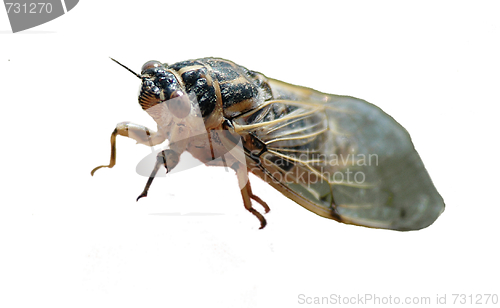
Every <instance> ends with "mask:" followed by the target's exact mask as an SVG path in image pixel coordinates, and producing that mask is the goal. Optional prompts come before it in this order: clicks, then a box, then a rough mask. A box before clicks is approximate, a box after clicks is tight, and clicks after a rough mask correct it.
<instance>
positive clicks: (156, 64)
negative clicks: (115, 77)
mask: <svg viewBox="0 0 500 308" xmlns="http://www.w3.org/2000/svg"><path fill="white" fill-rule="evenodd" d="M161 65H162V64H161V62H160V61H155V60H151V61H148V62H146V63H144V65H143V66H142V68H141V74H142V73H144V71H145V70H147V69H150V68H155V67H159V66H161Z"/></svg>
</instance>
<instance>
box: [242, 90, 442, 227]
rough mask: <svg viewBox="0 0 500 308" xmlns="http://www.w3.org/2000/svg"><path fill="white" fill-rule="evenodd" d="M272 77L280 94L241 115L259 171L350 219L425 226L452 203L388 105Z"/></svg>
mask: <svg viewBox="0 0 500 308" xmlns="http://www.w3.org/2000/svg"><path fill="white" fill-rule="evenodd" d="M269 82H270V85H271V88H272V91H273V96H274V98H275V100H273V101H268V102H265V103H264V104H263V105H262V106H260V107H259V108H257V109H255V110H252V111H251V112H249V113H246V114H244V115H242V116H239V117H238V118H235V119H233V122H234V125H235V131H236V132H237V133H238V134H239V135H241V136H242V139H243V146H244V148H245V152H246V157H247V165H248V168H249V169H250V171H251V172H253V173H254V174H256V175H257V176H259V177H260V178H262V179H263V180H265V181H266V182H268V183H269V184H271V185H272V186H273V187H275V188H276V189H278V190H279V191H281V192H282V193H283V194H284V195H286V196H287V197H289V198H291V199H292V200H294V201H296V202H297V203H299V204H300V205H302V206H304V207H305V208H307V209H309V210H311V211H313V212H315V213H316V214H318V215H321V216H323V217H327V218H331V219H335V220H338V221H341V222H344V223H349V224H355V225H362V226H367V227H374V228H384V229H394V230H417V229H421V228H425V227H427V226H429V225H430V224H432V223H433V222H434V220H436V218H437V217H438V216H439V215H440V214H441V212H442V211H443V210H444V203H443V199H442V198H441V196H440V195H439V193H438V192H437V190H436V188H435V187H434V185H433V183H432V181H431V179H430V177H429V175H428V173H427V171H426V170H425V167H424V165H423V163H422V160H421V159H420V157H419V155H418V153H417V152H416V151H415V149H414V147H413V144H412V142H411V139H410V136H409V134H408V133H407V131H406V130H405V129H404V128H403V127H402V126H401V125H399V124H398V123H397V122H396V121H395V120H394V119H393V118H392V117H390V116H389V115H387V114H386V113H384V112H383V111H382V110H381V109H380V108H378V107H376V106H374V105H372V104H370V103H368V102H366V101H363V100H360V99H357V98H353V97H347V96H336V95H328V94H323V93H320V92H317V91H314V90H311V89H308V88H302V87H297V86H292V85H289V84H286V83H282V82H279V81H276V80H270V81H269Z"/></svg>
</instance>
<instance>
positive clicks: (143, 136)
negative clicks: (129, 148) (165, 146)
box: [90, 122, 166, 175]
mask: <svg viewBox="0 0 500 308" xmlns="http://www.w3.org/2000/svg"><path fill="white" fill-rule="evenodd" d="M117 135H120V136H124V137H128V138H131V139H134V140H135V141H137V143H141V144H145V145H149V146H154V145H157V144H160V143H162V142H163V141H165V139H166V136H162V135H160V134H158V133H157V132H154V131H152V130H150V129H149V128H147V127H145V126H142V125H138V124H134V123H130V122H122V123H118V125H116V128H115V130H114V131H113V132H112V133H111V140H110V141H111V158H110V159H109V165H102V166H98V167H95V168H94V169H93V170H92V171H91V172H90V174H91V175H94V173H95V172H96V171H97V170H98V169H101V168H104V167H107V168H113V166H114V165H115V163H116V136H117Z"/></svg>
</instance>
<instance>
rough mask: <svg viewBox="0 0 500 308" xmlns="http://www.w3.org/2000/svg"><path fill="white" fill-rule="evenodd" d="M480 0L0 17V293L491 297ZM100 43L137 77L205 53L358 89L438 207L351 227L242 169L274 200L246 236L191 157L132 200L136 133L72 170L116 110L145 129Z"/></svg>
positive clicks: (489, 21)
mask: <svg viewBox="0 0 500 308" xmlns="http://www.w3.org/2000/svg"><path fill="white" fill-rule="evenodd" d="M497 3H498V2H495V1H489V2H488V1H477V2H472V1H469V2H462V1H439V2H437V1H413V2H408V1H405V2H402V1H383V2H381V1H376V2H375V1H373V2H371V1H355V2H350V3H349V4H346V3H344V1H341V2H331V1H328V2H327V1H325V2H315V1H305V2H301V3H300V4H295V3H292V2H282V3H274V2H272V1H251V2H241V3H240V2H235V1H227V2H217V1H200V2H196V1H186V2H181V1H168V2H167V1H140V2H139V1H138V2H135V4H134V2H124V1H88V0H87V1H80V3H79V4H78V5H77V6H76V7H75V8H74V9H73V10H72V11H70V12H68V14H66V15H64V16H62V17H60V18H58V19H56V20H53V21H51V22H49V23H46V24H43V25H41V26H39V27H36V28H33V29H31V30H27V31H24V32H21V33H18V34H12V33H11V31H10V25H9V23H8V19H7V14H6V13H5V12H2V13H0V32H1V33H0V102H1V107H0V108H1V113H0V125H1V127H2V138H1V139H2V140H1V141H2V150H1V154H0V155H1V160H0V166H1V174H2V180H3V184H1V201H0V202H1V206H0V307H39V306H44V307H295V306H301V307H302V306H307V305H301V304H299V294H304V295H305V296H307V297H318V296H325V297H328V296H330V295H331V294H337V295H341V296H357V295H358V294H361V295H364V294H375V295H377V296H379V297H389V296H392V297H393V298H394V297H396V296H397V297H400V298H401V299H404V297H406V296H410V297H430V298H431V302H432V303H434V304H435V303H436V296H437V295H439V296H443V295H447V304H451V303H452V302H453V296H452V294H453V293H460V294H466V295H469V294H472V295H473V301H474V302H475V301H476V300H477V299H479V297H476V294H485V293H495V294H498V295H500V288H499V286H500V281H499V277H500V270H499V263H498V262H499V260H500V254H499V252H498V247H499V243H498V235H499V231H500V230H499V229H500V228H499V225H500V210H499V208H500V207H499V205H500V201H499V198H500V192H499V184H500V182H499V181H498V173H499V171H500V170H499V167H498V165H499V161H500V160H499V151H498V149H499V146H498V139H499V138H498V132H499V129H498V122H499V120H498V117H499V113H498V105H499V103H500V100H499V97H500V95H499V85H500V83H499V81H500V78H499V76H500V60H499V55H500V43H499V42H500V40H499V38H500V21H499V18H498V12H499V6H498V5H497ZM110 56H111V57H114V58H116V59H118V60H119V61H121V62H122V63H124V64H126V65H128V66H129V67H130V68H132V69H133V70H135V71H139V70H140V67H141V66H142V64H143V63H144V62H146V61H147V60H151V59H156V60H161V61H164V62H168V63H174V62H177V61H181V60H185V59H191V58H198V57H207V56H217V57H223V58H227V59H230V60H233V61H234V62H236V63H239V64H241V65H244V66H246V67H248V68H250V69H252V70H256V71H260V72H262V73H264V74H266V75H267V76H269V77H273V78H276V79H281V80H284V81H287V82H290V83H294V84H300V85H305V86H309V87H313V88H315V89H317V90H321V91H324V92H328V93H335V94H345V95H351V96H355V97H359V98H363V99H365V100H367V101H369V102H371V103H374V104H376V105H378V106H380V107H381V108H382V109H384V110H385V111H386V112H387V113H389V114H390V115H391V116H393V117H394V118H395V119H397V121H398V122H399V123H401V124H402V125H403V126H404V127H405V128H406V129H407V130H408V131H409V132H410V134H411V136H412V140H413V142H414V144H415V147H416V149H417V150H418V152H419V153H420V155H421V157H422V159H423V161H424V163H425V165H426V168H427V170H428V172H429V174H430V175H431V177H432V179H433V182H434V184H435V186H436V187H437V189H438V190H439V192H440V193H441V195H442V196H443V198H444V200H445V203H446V210H445V212H444V213H443V214H442V216H441V217H440V218H439V219H438V220H437V221H436V222H435V223H434V224H433V225H432V226H430V227H429V228H427V229H424V230H421V231H417V232H395V231H387V230H377V229H369V228H362V227H356V226H349V225H344V224H340V223H337V222H335V221H331V220H328V219H324V218H321V217H319V216H317V215H315V214H313V213H310V212H308V211H307V210H305V209H303V208H302V207H301V206H299V205H297V204H295V203H294V202H292V201H290V200H288V199H287V198H286V197H284V196H282V195H281V194H280V193H278V192H277V191H274V190H273V189H272V188H271V187H270V186H268V185H267V184H266V183H264V182H262V181H261V180H260V179H258V178H256V177H254V176H252V177H251V178H250V180H251V182H252V185H253V190H254V192H255V193H256V194H257V195H259V196H260V197H261V198H263V199H264V200H265V201H267V203H268V204H269V205H270V206H271V209H272V210H271V212H270V213H269V214H267V215H266V218H267V221H268V226H267V227H266V228H265V229H264V230H259V229H258V227H259V224H258V221H257V219H255V217H253V216H252V215H251V214H250V213H248V212H247V211H246V210H245V209H244V208H243V205H242V201H241V196H240V192H239V189H238V185H237V182H236V177H235V175H234V173H233V172H226V171H225V170H224V168H214V167H205V166H200V167H196V168H194V169H190V170H188V171H185V172H181V173H175V174H172V175H169V176H168V177H166V178H161V179H157V180H156V181H155V182H154V183H153V186H152V188H151V190H150V194H149V196H148V197H147V198H144V199H142V200H140V201H139V202H136V201H135V198H136V197H137V196H138V195H139V193H140V192H141V191H142V189H143V187H144V185H145V183H146V178H144V177H142V176H140V175H138V174H136V172H135V166H136V164H137V163H138V162H139V160H140V159H142V158H143V157H144V156H145V155H147V154H149V153H150V149H148V148H147V147H144V146H140V145H135V143H134V142H133V141H131V140H128V139H126V138H122V137H119V138H118V142H117V147H118V148H117V150H118V151H117V158H118V160H117V165H116V166H115V167H114V168H113V169H103V170H99V171H98V172H97V173H96V174H95V176H94V177H91V176H90V170H91V169H92V168H94V167H95V166H97V165H101V164H105V163H107V162H108V160H109V136H110V134H111V132H112V130H113V129H114V127H115V125H116V123H118V122H121V121H134V122H136V123H140V124H144V125H147V126H149V127H151V128H155V125H154V122H153V120H152V119H150V118H149V117H148V115H147V114H146V113H145V112H143V111H142V110H141V108H140V107H139V105H138V103H137V97H136V95H137V89H138V87H139V83H140V81H139V80H138V79H137V78H136V77H134V76H133V75H132V74H130V73H128V72H127V71H126V70H124V69H123V68H121V67H119V66H118V65H116V64H115V63H113V62H112V61H110V60H109V58H108V57H110ZM186 157H187V156H183V159H188V158H186ZM256 208H257V209H259V210H261V208H260V207H259V205H258V204H256ZM193 213H194V214H196V213H197V215H193ZM482 302H483V303H484V302H485V297H483V299H482ZM327 306H328V305H327ZM330 306H331V305H330ZM350 306H354V305H350ZM461 306H465V305H461Z"/></svg>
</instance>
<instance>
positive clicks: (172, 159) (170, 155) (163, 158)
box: [136, 150, 180, 201]
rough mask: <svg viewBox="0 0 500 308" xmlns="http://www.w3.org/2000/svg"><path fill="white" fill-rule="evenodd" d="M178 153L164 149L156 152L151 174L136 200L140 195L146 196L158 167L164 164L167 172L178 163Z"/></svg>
mask: <svg viewBox="0 0 500 308" xmlns="http://www.w3.org/2000/svg"><path fill="white" fill-rule="evenodd" d="M179 156H180V155H179V154H177V152H175V151H174V150H164V151H161V152H160V153H158V155H157V156H156V163H155V167H154V168H153V171H152V172H151V175H150V176H149V179H148V182H147V183H146V187H144V190H143V191H142V193H141V194H140V195H139V197H137V200H136V201H139V199H141V198H142V197H147V195H148V190H149V187H150V186H151V184H152V183H153V179H154V178H155V176H156V173H157V172H158V169H160V166H161V165H162V164H163V165H164V166H165V169H167V173H168V172H169V171H170V170H172V169H174V168H175V166H177V164H178V163H179Z"/></svg>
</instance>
